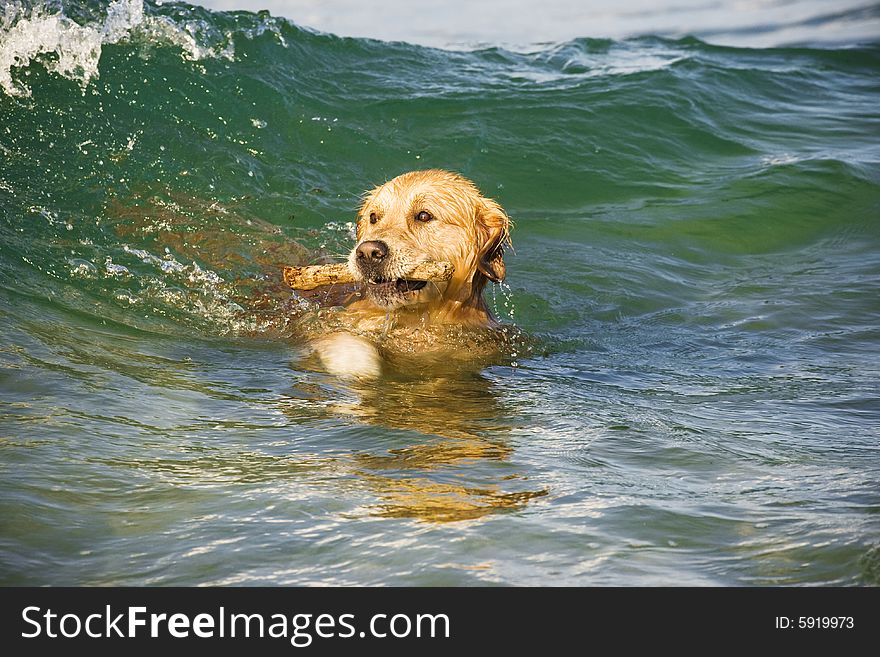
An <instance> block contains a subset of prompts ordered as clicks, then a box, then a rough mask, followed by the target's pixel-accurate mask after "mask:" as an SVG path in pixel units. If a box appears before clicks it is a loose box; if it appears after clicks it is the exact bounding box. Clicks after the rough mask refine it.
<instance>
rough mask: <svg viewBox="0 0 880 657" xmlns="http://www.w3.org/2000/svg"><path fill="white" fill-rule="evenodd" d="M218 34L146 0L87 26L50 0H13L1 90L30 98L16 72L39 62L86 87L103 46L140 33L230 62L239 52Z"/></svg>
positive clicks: (6, 16) (5, 19) (0, 30)
mask: <svg viewBox="0 0 880 657" xmlns="http://www.w3.org/2000/svg"><path fill="white" fill-rule="evenodd" d="M276 29H277V28H276ZM217 32H218V31H217V30H216V29H214V28H211V27H210V26H209V25H207V24H206V23H205V22H204V21H201V20H189V21H173V20H172V19H171V18H169V17H167V16H158V15H157V16H149V15H146V14H145V13H144V3H143V0H114V1H113V2H111V3H110V5H109V6H108V7H107V13H106V15H105V16H104V17H103V19H97V20H92V21H88V22H86V23H85V24H82V25H81V24H80V23H78V22H76V21H75V20H73V19H72V18H69V17H68V16H66V15H65V14H64V11H63V8H61V9H58V8H56V7H54V6H52V5H50V4H49V3H48V2H47V3H37V4H35V5H31V3H23V2H21V1H20V0H14V1H13V2H11V3H9V4H7V5H6V6H5V7H4V8H3V10H2V12H0V35H2V38H0V88H2V89H3V91H5V92H6V94H8V95H10V96H23V97H28V96H30V95H31V89H30V88H29V87H28V86H27V85H26V84H25V83H24V82H22V81H21V80H16V79H14V77H13V70H14V69H17V68H25V67H27V66H29V65H30V64H31V63H33V62H39V63H41V64H42V65H43V66H44V67H45V68H46V70H47V71H49V72H50V73H55V74H58V75H60V76H62V77H65V78H67V79H69V80H73V81H74V82H76V83H78V84H79V86H80V88H82V89H83V91H85V89H86V87H87V86H88V84H89V82H91V81H92V80H93V79H94V78H97V77H98V64H99V63H100V60H101V53H102V50H103V47H104V46H105V45H109V44H115V43H119V42H122V41H124V40H126V39H129V38H130V37H131V36H133V35H135V34H137V35H140V36H141V37H142V38H143V39H144V40H145V41H146V43H155V42H164V43H170V44H172V45H174V46H177V47H179V48H180V49H181V51H182V54H183V58H184V59H186V60H190V61H198V60H202V59H206V58H209V57H220V58H224V59H227V60H230V61H231V60H232V59H233V58H234V56H235V50H234V47H233V43H232V39H231V35H230V34H219V33H217Z"/></svg>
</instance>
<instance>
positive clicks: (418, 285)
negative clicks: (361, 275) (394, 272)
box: [366, 277, 428, 294]
mask: <svg viewBox="0 0 880 657" xmlns="http://www.w3.org/2000/svg"><path fill="white" fill-rule="evenodd" d="M366 282H367V285H369V287H370V288H371V289H372V290H373V291H375V292H380V293H381V292H398V293H400V294H406V293H407V292H415V291H416V290H421V289H422V288H423V287H425V286H426V285H427V284H428V281H411V280H409V279H406V278H392V279H386V278H381V277H373V278H370V279H367V281H366Z"/></svg>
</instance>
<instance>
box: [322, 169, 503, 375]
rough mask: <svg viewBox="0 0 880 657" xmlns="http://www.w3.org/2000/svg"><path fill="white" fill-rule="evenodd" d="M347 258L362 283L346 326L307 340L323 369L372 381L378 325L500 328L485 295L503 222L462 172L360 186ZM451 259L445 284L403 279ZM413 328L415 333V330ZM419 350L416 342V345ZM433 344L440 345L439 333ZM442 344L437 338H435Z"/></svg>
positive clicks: (498, 259)
mask: <svg viewBox="0 0 880 657" xmlns="http://www.w3.org/2000/svg"><path fill="white" fill-rule="evenodd" d="M356 235H357V244H356V246H355V248H354V249H352V251H351V254H350V255H349V258H348V266H349V269H350V270H351V273H352V274H353V275H354V276H355V278H356V279H357V280H358V281H361V282H362V293H361V298H360V299H359V300H357V301H355V302H353V303H352V304H350V305H349V306H348V307H347V308H346V311H345V321H346V324H347V326H348V327H349V328H348V329H347V330H344V331H335V332H333V333H331V334H329V335H326V336H323V337H321V338H318V339H316V340H313V345H314V347H315V350H316V351H317V353H318V356H319V357H320V359H321V361H322V363H323V365H324V367H325V368H326V369H327V370H328V371H330V372H331V373H334V374H337V375H340V376H344V377H357V378H374V377H377V376H379V374H380V373H381V371H382V359H381V357H380V354H379V349H378V345H377V340H376V339H375V338H374V337H372V336H373V335H374V334H375V333H376V332H377V331H382V330H383V327H384V331H385V332H386V333H387V330H388V326H389V322H393V325H394V327H395V328H404V329H406V328H409V329H411V330H410V335H411V336H416V337H414V338H413V340H411V341H410V348H411V350H412V349H413V347H412V345H413V344H416V345H417V344H418V342H419V340H418V337H417V335H416V334H417V332H418V329H419V328H422V329H424V328H426V327H436V326H445V325H455V326H460V327H469V328H477V327H485V328H491V327H494V326H496V325H497V323H496V321H495V319H494V318H493V317H492V315H491V313H490V312H489V309H488V307H487V306H486V303H485V301H484V300H483V288H484V287H485V286H486V283H487V282H488V281H494V282H501V281H502V280H504V276H505V267H504V259H503V253H504V247H505V246H506V245H509V244H510V219H509V218H508V216H507V214H506V213H505V212H504V210H503V209H502V208H501V206H500V205H498V203H496V202H495V201H493V200H491V199H489V198H486V197H484V196H483V195H482V194H480V192H479V190H478V189H477V188H476V186H475V185H474V184H473V183H472V182H471V181H469V180H467V179H466V178H464V177H462V176H460V175H458V174H455V173H450V172H448V171H441V170H438V169H430V170H426V171H412V172H409V173H405V174H403V175H400V176H398V177H396V178H394V179H393V180H390V181H388V182H386V183H385V184H383V185H380V186H378V187H376V188H375V189H373V190H371V191H370V192H368V193H367V195H366V197H365V199H364V202H363V204H362V205H361V208H360V211H359V212H358V221H357V231H356ZM430 260H435V261H437V260H445V261H448V262H451V263H452V264H453V265H454V266H455V272H454V274H453V276H452V278H451V279H450V280H449V281H446V282H440V283H438V282H429V281H412V280H408V279H406V278H404V277H405V276H406V275H407V274H408V273H409V272H411V271H412V270H413V268H414V267H415V266H416V265H417V264H419V263H421V262H425V261H430ZM412 329H415V330H412ZM417 348H418V347H415V349H417ZM431 348H432V349H433V350H435V351H436V350H437V349H438V345H437V344H436V340H435V341H434V343H433V344H432V346H431ZM439 348H440V349H442V345H439Z"/></svg>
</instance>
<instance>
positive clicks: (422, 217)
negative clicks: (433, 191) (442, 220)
mask: <svg viewBox="0 0 880 657" xmlns="http://www.w3.org/2000/svg"><path fill="white" fill-rule="evenodd" d="M433 218H434V215H432V214H431V213H430V212H428V211H427V210H422V211H421V212H419V213H418V214H417V215H416V221H421V222H424V223H427V222H429V221H431V220H432V219H433Z"/></svg>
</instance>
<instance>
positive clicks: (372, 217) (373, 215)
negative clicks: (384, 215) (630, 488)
mask: <svg viewBox="0 0 880 657" xmlns="http://www.w3.org/2000/svg"><path fill="white" fill-rule="evenodd" d="M377 221H379V217H378V215H377V214H376V213H375V212H371V213H370V223H371V224H374V223H376V222H377Z"/></svg>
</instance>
